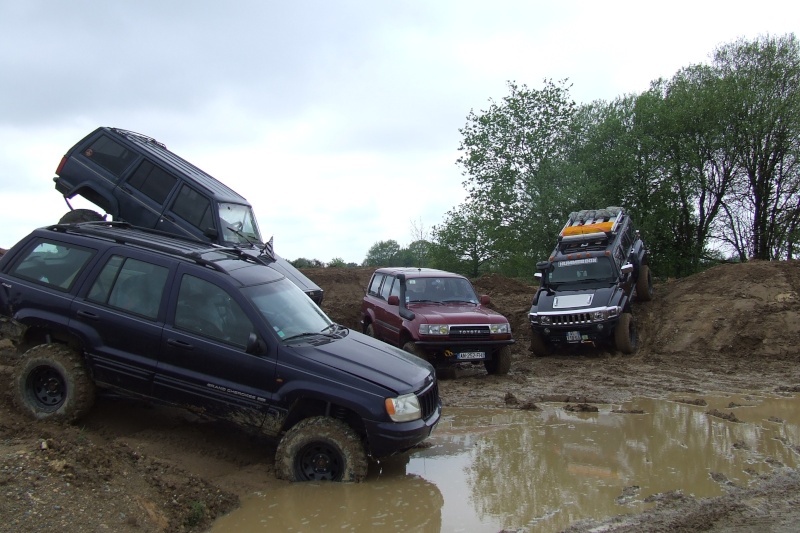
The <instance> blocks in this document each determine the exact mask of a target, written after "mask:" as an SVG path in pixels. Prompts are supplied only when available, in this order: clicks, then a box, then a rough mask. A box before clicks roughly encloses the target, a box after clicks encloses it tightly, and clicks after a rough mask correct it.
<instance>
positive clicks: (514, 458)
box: [212, 396, 800, 533]
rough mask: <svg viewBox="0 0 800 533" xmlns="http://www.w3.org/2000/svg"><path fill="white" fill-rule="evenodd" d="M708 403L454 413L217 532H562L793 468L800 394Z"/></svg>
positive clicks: (255, 507)
mask: <svg viewBox="0 0 800 533" xmlns="http://www.w3.org/2000/svg"><path fill="white" fill-rule="evenodd" d="M706 400H707V401H708V405H707V406H697V405H689V404H687V403H681V402H679V401H662V400H649V399H643V400H637V401H635V402H631V403H630V404H626V405H623V406H600V410H599V412H597V413H577V412H570V411H566V410H564V409H563V407H564V406H563V405H562V404H546V405H541V406H540V407H542V408H543V410H542V411H538V412H529V411H516V410H499V409H498V410H488V409H481V410H478V409H448V410H446V412H445V416H446V418H445V419H444V420H442V422H441V423H440V424H439V426H438V427H437V428H436V430H435V431H434V434H433V436H432V437H431V438H430V439H429V441H430V444H431V446H430V447H429V448H424V449H420V450H415V451H413V452H412V453H411V454H409V455H405V456H403V457H401V458H394V459H391V460H389V461H383V462H382V463H381V465H380V468H378V466H377V465H372V466H373V467H375V468H372V469H371V471H370V478H369V479H368V480H367V482H366V483H362V484H358V485H350V484H333V483H328V484H324V483H323V484H313V483H306V484H304V483H297V484H286V485H285V486H283V487H281V488H280V489H279V490H275V491H270V492H269V493H266V494H263V495H259V496H256V497H253V498H251V499H249V500H247V501H245V502H244V503H243V506H242V508H241V509H239V510H237V511H236V512H234V513H232V514H231V515H230V516H227V517H224V518H222V519H220V520H219V521H218V522H217V523H216V524H215V526H214V528H213V529H212V531H213V532H217V533H218V532H232V531H267V530H271V531H317V530H335V531H372V530H381V531H423V532H427V531H431V532H438V531H448V532H449V531H499V530H501V529H507V530H522V531H537V532H539V531H545V532H546V531H558V530H560V529H563V528H565V527H567V526H568V525H569V524H571V523H573V522H575V521H577V520H582V519H587V518H600V519H601V518H605V517H609V516H612V515H617V514H623V513H632V512H637V511H641V510H643V509H644V508H645V507H646V506H647V505H648V504H647V503H646V502H645V500H646V498H647V497H649V496H652V495H654V494H658V493H662V492H667V491H674V490H680V491H682V492H683V493H685V494H691V495H694V496H696V497H708V496H716V495H719V494H722V492H723V490H724V486H725V485H726V484H727V483H735V484H737V485H746V484H747V483H749V481H750V480H751V479H753V477H754V476H756V475H758V474H761V473H767V472H770V471H771V469H772V468H774V467H775V466H776V465H778V466H780V465H786V466H788V467H792V468H794V467H796V466H797V461H796V459H795V453H794V451H793V449H792V447H793V445H795V444H800V410H798V409H797V404H798V399H797V398H777V397H776V398H771V397H762V396H720V397H715V398H706ZM711 409H717V410H718V411H719V412H721V413H723V414H729V413H733V414H734V415H735V417H736V418H737V419H738V420H740V421H741V422H739V423H737V422H731V421H728V420H723V419H722V418H719V417H713V416H709V415H708V414H707V413H708V411H709V410H711ZM615 410H627V411H633V410H640V411H643V413H642V414H625V413H615V412H613V411H615Z"/></svg>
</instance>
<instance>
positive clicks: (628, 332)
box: [614, 313, 638, 354]
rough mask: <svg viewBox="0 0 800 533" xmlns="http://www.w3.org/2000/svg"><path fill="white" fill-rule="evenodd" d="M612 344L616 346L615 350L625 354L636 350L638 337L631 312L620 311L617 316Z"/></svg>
mask: <svg viewBox="0 0 800 533" xmlns="http://www.w3.org/2000/svg"><path fill="white" fill-rule="evenodd" d="M614 344H615V345H616V346H617V350H619V351H620V352H622V353H625V354H630V353H633V352H635V351H636V347H637V344H638V337H637V335H636V324H634V322H633V315H632V314H630V313H622V315H621V316H620V317H619V322H617V327H616V329H615V330H614Z"/></svg>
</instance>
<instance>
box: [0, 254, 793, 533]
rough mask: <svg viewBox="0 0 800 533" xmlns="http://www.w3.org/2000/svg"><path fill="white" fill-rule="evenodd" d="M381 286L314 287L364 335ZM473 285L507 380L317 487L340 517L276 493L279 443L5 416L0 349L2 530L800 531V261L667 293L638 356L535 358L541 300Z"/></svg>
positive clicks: (519, 284)
mask: <svg viewBox="0 0 800 533" xmlns="http://www.w3.org/2000/svg"><path fill="white" fill-rule="evenodd" d="M370 273H371V272H370V271H369V270H367V269H323V270H320V271H310V272H309V275H310V277H311V278H312V279H313V280H314V281H315V282H317V283H318V284H319V285H320V286H321V287H323V288H324V289H325V292H326V294H325V301H324V304H323V309H324V310H325V311H326V312H327V313H328V314H329V315H330V316H331V317H332V318H333V319H334V320H336V321H337V322H340V323H342V324H344V325H345V326H348V327H350V328H358V327H359V325H358V309H359V302H360V299H361V296H362V295H363V287H364V286H365V285H366V283H367V280H368V278H369V275H370ZM475 285H476V287H477V289H478V291H479V292H481V293H484V294H489V295H490V296H491V298H492V302H493V303H492V305H493V306H494V307H495V309H497V310H498V311H500V312H502V313H503V314H505V315H506V316H508V317H509V320H510V321H511V324H512V328H513V330H514V335H515V338H516V339H517V344H516V345H515V347H514V359H513V363H512V367H511V371H510V373H509V374H508V375H507V376H488V375H487V374H486V372H485V371H484V370H483V369H482V368H480V367H470V366H465V367H464V368H460V369H459V372H458V374H457V377H456V378H455V379H447V380H445V381H442V382H441V383H440V389H441V394H442V400H443V403H444V413H445V416H446V420H445V422H443V423H442V424H441V426H440V427H439V428H437V430H436V432H435V433H434V435H433V437H432V438H431V439H430V442H429V443H428V447H423V448H420V449H418V450H415V451H414V452H413V453H412V454H411V455H409V456H407V462H403V461H401V462H400V464H396V463H389V462H384V463H383V464H382V465H381V467H382V468H383V470H382V471H380V470H379V471H378V472H379V473H378V474H377V478H374V479H370V480H369V481H368V482H367V483H364V484H362V485H341V486H339V485H335V486H331V487H328V486H326V487H319V489H320V491H322V490H324V491H326V492H327V493H330V494H332V495H335V496H331V498H332V499H330V500H327V499H325V498H313V495H315V494H323V493H322V492H314V491H315V490H316V489H315V488H314V487H311V486H309V487H303V486H297V485H291V484H287V483H284V482H279V481H277V480H276V479H275V477H274V471H273V466H274V459H273V457H274V452H275V448H274V444H273V443H271V442H268V441H264V440H260V439H254V438H251V437H249V436H246V435H243V434H241V433H239V432H237V431H232V430H231V429H230V428H226V427H221V426H219V425H218V424H215V423H212V422H209V421H206V420H200V419H197V418H196V417H194V416H192V415H190V414H188V413H185V412H181V411H178V410H175V409H168V408H163V407H157V406H154V405H149V404H144V403H140V402H131V401H127V400H122V399H118V398H107V397H103V398H99V399H98V401H97V403H96V405H95V407H94V409H93V410H92V411H91V412H90V413H89V415H88V416H87V417H86V418H85V419H83V420H82V421H81V422H80V424H78V425H75V426H68V427H63V426H58V425H55V424H49V423H41V422H39V423H32V422H31V421H29V420H28V419H26V418H24V417H21V416H20V415H19V413H18V412H17V411H16V409H15V408H14V407H13V405H12V403H11V401H10V395H9V393H8V385H9V381H10V378H11V365H12V364H13V361H14V356H13V350H12V349H11V346H10V344H8V343H6V344H3V343H4V342H5V341H0V383H1V385H0V394H2V398H0V495H1V496H2V497H0V516H2V518H3V520H2V521H0V531H3V532H5V531H8V532H11V531H14V532H21V533H27V532H34V531H35V532H39V531H62V530H70V529H71V528H74V527H75V525H76V524H80V527H81V530H82V531H108V530H112V531H119V532H183V531H186V532H199V531H208V530H210V529H211V528H220V527H224V524H225V520H232V519H234V517H237V516H239V515H237V514H235V513H237V512H239V511H237V509H241V510H242V511H241V512H245V510H246V509H250V507H249V506H250V503H249V502H250V501H251V500H252V499H257V498H263V500H264V503H265V504H266V505H267V507H271V508H272V509H276V508H277V507H276V505H275V502H280V501H282V498H285V497H286V496H285V494H289V495H294V497H292V498H291V500H292V502H294V503H295V504H297V503H299V505H294V507H292V511H291V513H290V514H289V515H281V516H283V518H287V517H289V518H291V519H292V520H294V521H293V522H291V524H290V525H292V527H295V528H296V529H295V530H308V528H307V529H303V528H304V527H306V526H305V525H304V524H311V523H313V521H314V520H317V519H318V515H320V514H323V515H324V514H325V513H326V512H333V511H332V510H331V508H332V506H333V505H334V504H337V505H336V508H337V509H339V508H342V507H344V508H346V509H351V510H355V509H358V512H357V513H356V512H355V511H354V512H352V513H348V514H347V516H342V515H341V513H340V514H338V515H336V516H337V518H336V520H332V521H331V522H337V525H338V526H339V527H337V528H336V530H337V531H341V530H349V529H347V524H349V523H350V522H348V520H356V519H358V520H371V521H380V520H390V519H395V518H394V517H397V516H402V518H400V520H409V517H413V518H414V519H420V518H422V519H423V520H424V522H422V523H421V526H420V528H421V530H423V531H426V530H431V531H438V530H441V531H454V530H463V531H476V530H477V531H499V530H500V528H507V529H509V530H518V531H539V530H546V531H556V530H559V529H563V530H566V531H570V532H587V531H617V532H620V531H643V530H646V531H670V532H671V531H717V532H719V531H726V532H737V533H741V532H743V531H744V532H751V531H752V532H756V531H780V532H783V531H787V532H788V531H796V530H797V523H798V522H800V511H798V509H800V475H799V474H798V470H797V468H796V465H795V463H794V462H793V461H795V460H796V457H797V456H798V450H800V448H799V447H800V434H798V430H797V425H798V422H797V420H796V419H795V418H793V415H792V414H791V411H792V410H794V411H796V409H794V408H784V407H782V406H781V405H782V404H781V402H783V401H787V402H791V401H794V400H790V399H789V398H792V397H794V396H795V395H796V394H798V393H800V351H798V346H800V298H798V294H800V268H798V263H797V262H789V263H787V262H777V263H759V262H752V263H747V264H743V265H724V266H721V267H716V268H714V269H711V270H709V271H707V272H705V273H703V274H699V275H697V276H693V277H691V278H686V279H682V280H675V281H671V280H660V281H659V282H658V283H657V285H656V298H655V299H654V300H653V301H652V302H649V303H647V304H642V305H640V306H637V307H636V308H635V310H634V314H635V317H636V323H637V327H638V330H639V333H640V347H639V351H638V352H637V353H636V354H635V355H634V356H622V355H620V354H618V353H615V352H607V351H597V350H592V349H581V350H574V351H571V352H569V353H562V354H557V355H554V356H552V357H545V358H532V357H530V354H529V352H528V339H527V328H526V320H527V310H528V307H529V303H530V297H531V296H532V293H533V289H532V287H531V285H529V284H527V283H525V282H524V281H519V280H510V279H507V278H502V277H499V276H487V277H483V278H480V279H478V280H475ZM712 398H719V401H718V400H712ZM703 400H705V401H706V402H707V405H703V404H702V403H701V402H702V401H703ZM648 402H652V403H648ZM751 403H753V404H757V405H759V406H763V409H762V407H757V406H756V405H750V404H751ZM731 404H733V405H731ZM792 405H793V404H792ZM594 408H596V409H597V411H594V410H593V409H594ZM537 409H538V410H537ZM618 409H619V410H622V411H625V412H619V413H617V412H612V411H614V410H618ZM759 409H762V410H763V412H760V411H759ZM787 409H788V411H787ZM638 411H642V412H641V413H639V412H638ZM754 413H755V414H754ZM751 414H752V416H751ZM498 439H499V440H498ZM501 451H502V453H501ZM375 468H377V466H376V465H373V470H374V469H375ZM452 480H456V481H452ZM377 489H380V490H377ZM302 491H309V494H311V496H308V495H306V494H300V496H298V494H299V493H300V492H302ZM372 491H374V493H375V496H376V497H377V496H381V495H383V497H384V498H385V499H383V500H381V501H380V502H377V504H378V507H377V509H375V508H372V504H370V505H369V508H366V507H364V506H363V505H362V506H361V507H358V505H359V504H358V502H359V501H361V500H363V499H364V498H367V497H366V496H364V494H367V493H368V492H369V493H370V494H372ZM406 492H408V493H409V494H411V495H412V496H413V495H416V496H415V501H414V502H409V501H406V500H404V499H403V497H402V496H401V494H405V493H406ZM349 495H355V496H349ZM420 495H421V496H422V497H421V496H420ZM498 495H501V496H502V497H499V496H498ZM298 498H300V501H299V502H298V501H297V500H298ZM559 498H560V499H559ZM365 501H367V502H372V501H374V500H370V499H368V498H367V499H366V500H365ZM590 502H594V503H590ZM312 504H313V505H312ZM285 505H286V506H288V505H289V503H286V502H285ZM392 505H399V507H392ZM320 506H322V510H321V511H314V510H313V509H316V508H318V507H320ZM412 506H413V507H414V508H413V509H409V508H410V507H412ZM598 506H599V508H598V509H597V510H593V508H597V507H598ZM603 506H606V507H603ZM281 507H282V506H281ZM287 508H288V507H287ZM312 508H313V509H312ZM382 510H387V511H386V512H387V514H386V516H384V515H383V514H378V515H377V516H376V515H374V513H376V512H378V513H381V511H382ZM437 510H438V511H437ZM390 511H391V512H390ZM228 513H232V514H228ZM279 514H280V513H279ZM225 515H227V516H225ZM351 515H352V516H351ZM237 519H238V518H237ZM467 521H468V522H469V523H470V524H471V525H470V526H464V527H463V528H462V527H461V524H464V523H465V522H467ZM259 523H260V522H259ZM370 523H372V522H370ZM342 526H344V529H343V528H342ZM451 526H452V527H453V528H455V529H449V528H450V527H451ZM429 527H432V528H433V529H424V528H429ZM436 527H439V528H440V529H436ZM473 527H475V528H479V529H472V528H473ZM541 528H551V529H541Z"/></svg>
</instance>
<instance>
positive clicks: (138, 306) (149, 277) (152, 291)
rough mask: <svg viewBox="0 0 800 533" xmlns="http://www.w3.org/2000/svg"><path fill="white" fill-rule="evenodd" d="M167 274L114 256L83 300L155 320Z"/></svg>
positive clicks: (155, 266)
mask: <svg viewBox="0 0 800 533" xmlns="http://www.w3.org/2000/svg"><path fill="white" fill-rule="evenodd" d="M168 274H169V270H168V269H167V268H165V267H162V266H160V265H154V264H151V263H147V262H145V261H139V260H138V259H130V258H128V259H126V258H123V257H121V256H118V255H115V256H113V257H111V259H110V260H109V261H108V263H106V265H105V266H104V267H103V270H102V272H100V275H99V276H97V279H96V280H95V282H94V284H93V285H92V288H91V289H90V290H89V295H88V296H87V299H89V300H91V301H93V302H97V303H100V304H105V305H109V306H111V307H116V308H118V309H122V310H124V311H128V312H131V313H134V314H137V315H141V316H144V317H147V318H150V319H155V318H156V317H157V316H158V308H159V306H160V304H161V296H162V294H163V293H164V286H165V285H166V282H167V275H168Z"/></svg>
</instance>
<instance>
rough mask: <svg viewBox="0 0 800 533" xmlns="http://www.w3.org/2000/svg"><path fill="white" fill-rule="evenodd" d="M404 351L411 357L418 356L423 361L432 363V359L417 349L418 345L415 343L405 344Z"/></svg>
mask: <svg viewBox="0 0 800 533" xmlns="http://www.w3.org/2000/svg"><path fill="white" fill-rule="evenodd" d="M403 351H406V352H408V353H410V354H411V355H416V356H417V357H419V358H420V359H422V360H423V361H428V362H429V363H430V362H431V361H430V359H428V356H427V355H426V354H425V352H423V351H422V350H420V349H419V348H417V345H416V343H415V342H414V341H408V342H407V343H405V344H404V345H403Z"/></svg>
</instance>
